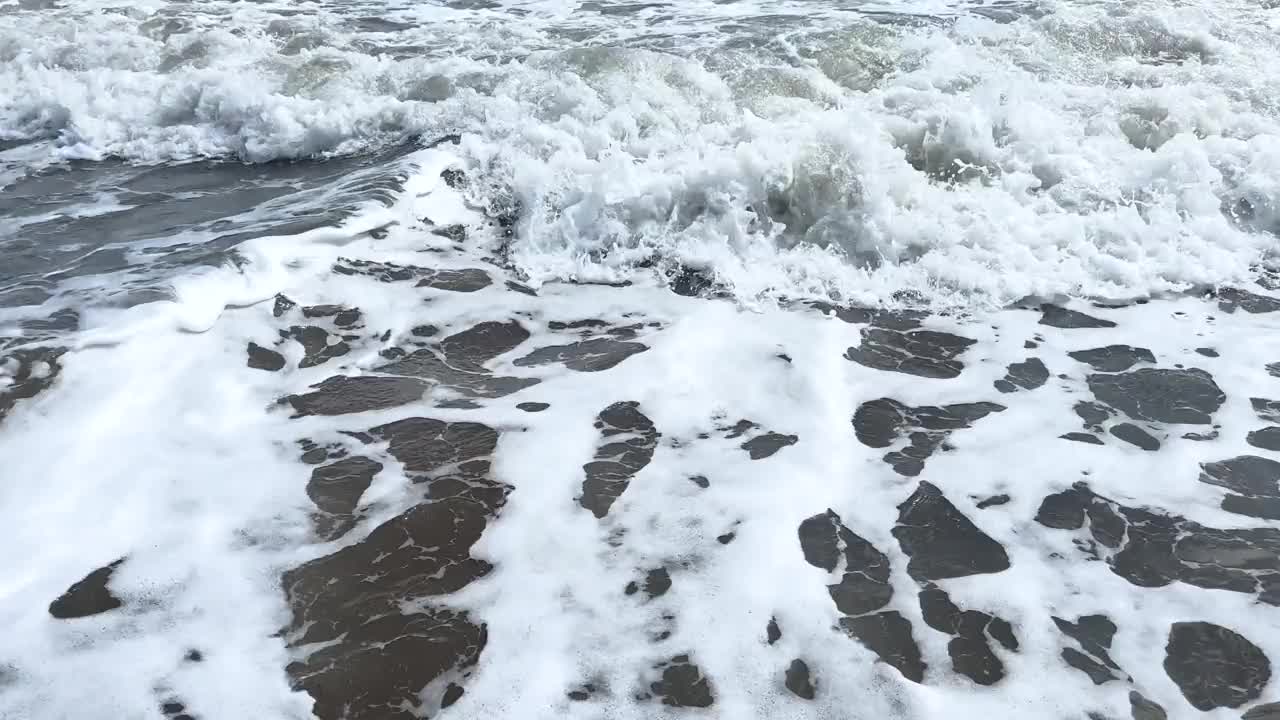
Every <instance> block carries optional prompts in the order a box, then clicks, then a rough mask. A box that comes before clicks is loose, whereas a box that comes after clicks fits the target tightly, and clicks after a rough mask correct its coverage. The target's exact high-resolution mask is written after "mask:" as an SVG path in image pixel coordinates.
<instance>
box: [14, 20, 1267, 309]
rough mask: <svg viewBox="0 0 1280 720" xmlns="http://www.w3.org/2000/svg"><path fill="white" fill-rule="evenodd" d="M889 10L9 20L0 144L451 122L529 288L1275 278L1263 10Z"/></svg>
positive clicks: (152, 144)
mask: <svg viewBox="0 0 1280 720" xmlns="http://www.w3.org/2000/svg"><path fill="white" fill-rule="evenodd" d="M603 7H604V8H605V10H608V7H609V6H607V5H605V6H603ZM887 7H891V6H884V7H866V8H862V10H864V11H866V10H883V9H885V8H887ZM94 8H97V9H96V10H95V9H94ZM898 9H899V10H900V11H916V12H922V11H931V12H932V13H933V17H937V18H941V19H940V20H939V21H937V22H935V23H932V24H928V23H926V24H923V25H922V26H915V27H913V26H902V25H894V24H883V23H877V22H873V21H871V20H867V19H860V16H859V15H858V14H856V13H850V12H848V9H845V8H839V7H837V6H827V5H824V6H821V7H817V8H815V7H814V6H813V5H811V4H806V5H804V6H803V8H802V7H801V6H796V5H790V4H786V3H782V4H777V5H768V6H765V5H762V6H754V5H753V6H743V5H741V4H733V5H715V4H713V3H707V4H698V3H695V4H692V5H689V6H687V7H686V6H683V5H682V6H681V8H680V9H678V10H675V9H668V10H667V11H665V12H662V13H659V12H657V11H656V10H653V9H649V10H642V11H638V12H637V11H631V12H627V13H607V12H594V11H592V10H589V9H584V8H576V9H575V8H572V7H570V6H566V5H562V4H558V3H550V4H533V5H527V6H522V7H521V8H520V10H521V13H522V14H521V15H519V16H512V15H510V14H507V13H506V12H505V10H504V9H502V8H498V9H479V10H464V9H458V8H443V7H437V6H403V7H401V6H394V5H392V6H387V7H386V8H384V9H383V11H382V12H381V13H380V19H377V20H376V21H374V20H371V19H370V16H369V15H368V13H367V11H366V10H365V9H360V8H346V7H343V6H341V5H334V6H323V7H321V8H318V9H317V11H316V12H310V13H307V14H306V15H293V14H284V15H282V14H281V13H280V12H279V9H278V8H276V7H275V6H272V5H254V6H251V7H245V6H240V5H218V4H213V5H208V6H205V5H202V6H201V8H200V9H198V10H194V9H190V8H186V9H184V8H182V7H176V6H169V5H160V4H158V5H156V6H154V7H150V8H135V9H131V10H127V11H126V10H121V9H118V8H108V7H105V6H94V5H86V4H83V3H72V4H70V5H68V6H66V8H64V9H61V10H42V11H32V12H25V13H9V14H6V15H5V16H4V17H0V60H3V62H0V138H3V137H8V138H44V140H42V142H43V143H44V147H46V148H47V153H48V155H47V157H49V158H50V159H56V158H60V157H61V158H73V157H74V158H99V157H105V156H118V157H123V158H127V159H131V160H136V161H143V162H153V161H165V160H173V159H183V158H192V157H233V158H241V159H246V160H250V161H265V160H271V159H275V158H297V157H311V156H324V155H331V154H345V153H354V152H361V151H366V150H369V149H371V148H374V147H378V146H381V145H384V144H386V143H390V142H398V141H400V140H402V139H403V138H405V137H415V136H423V137H426V138H428V139H431V138H435V137H438V136H440V135H442V134H444V133H446V132H454V131H457V132H462V133H464V134H465V139H464V143H463V146H462V148H463V152H464V155H465V159H466V161H467V164H468V165H469V166H470V168H471V170H472V173H473V177H474V179H475V180H476V187H475V188H474V191H473V192H474V195H475V198H474V199H475V200H478V201H481V202H487V203H494V202H499V201H504V200H503V198H508V199H515V200H518V201H519V202H520V203H521V206H522V207H523V210H524V216H523V221H522V223H521V225H520V233H519V238H518V240H517V242H516V244H515V247H514V248H513V253H512V257H513V258H514V259H515V260H516V261H517V262H519V263H520V265H521V266H522V268H523V269H524V270H525V271H526V272H528V273H529V275H530V276H531V278H532V279H533V280H534V281H535V282H536V281H541V280H545V279H553V278H563V277H566V276H570V275H577V276H591V275H595V276H602V275H617V274H619V273H622V274H626V273H628V272H629V270H630V268H631V266H632V265H634V264H635V263H636V262H637V261H641V260H648V259H650V258H651V257H652V256H654V255H657V256H659V257H661V258H665V259H668V260H678V261H685V262H693V263H701V264H705V265H709V266H711V267H712V268H714V270H715V271H716V272H717V273H718V274H719V275H720V276H721V278H722V280H724V281H725V282H727V283H729V284H731V285H732V286H733V287H734V289H735V290H736V292H737V293H738V294H739V295H740V296H743V297H752V296H755V295H758V294H761V293H765V294H774V295H776V294H793V295H795V294H814V293H817V294H823V293H837V294H840V295H842V296H844V297H851V298H858V299H861V300H864V301H871V300H883V299H885V298H886V297H888V295H889V294H891V293H892V292H893V291H894V290H899V289H904V288H912V289H917V290H925V291H927V292H928V293H929V294H933V295H937V296H939V297H942V298H957V297H958V298H961V300H959V301H960V302H966V303H967V302H972V301H974V300H977V301H979V302H983V303H993V304H996V305H999V304H1003V303H1006V302H1009V301H1011V300H1016V299H1019V298H1021V297H1024V296H1027V295H1041V296H1045V295H1053V294H1062V293H1066V294H1085V295H1095V296H1105V297H1112V298H1121V297H1135V296H1142V295H1147V294H1152V293H1161V292H1168V291H1179V290H1183V289H1186V288H1188V287H1191V286H1195V285H1203V284H1215V283H1218V282H1226V281H1234V280H1239V279H1241V278H1244V277H1245V276H1247V275H1248V274H1249V273H1250V269H1251V267H1253V266H1255V265H1257V264H1258V263H1260V262H1268V261H1270V260H1271V252H1272V250H1273V248H1274V245H1275V239H1276V235H1275V233H1276V232H1277V230H1278V228H1280V226H1278V225H1277V223H1278V222H1280V220H1278V218H1280V209H1278V207H1280V206H1278V205H1277V200H1276V193H1277V188H1280V116H1278V113H1277V110H1276V108H1275V106H1274V102H1273V98H1274V97H1275V96H1276V95H1277V93H1280V75H1278V74H1276V73H1274V72H1272V71H1271V70H1270V68H1271V66H1272V65H1273V63H1271V62H1270V60H1271V59H1273V58H1274V56H1275V53H1276V52H1277V50H1280V47H1278V45H1277V41H1276V40H1275V36H1274V33H1271V32H1269V31H1267V30H1265V29H1263V27H1262V23H1264V22H1266V21H1268V19H1273V18H1272V16H1273V15H1274V14H1275V13H1276V12H1280V10H1276V9H1274V8H1273V9H1267V8H1265V7H1259V6H1257V5H1253V4H1249V3H1242V2H1231V3H1225V4H1224V3H1191V4H1182V5H1179V6H1176V7H1173V6H1169V5H1167V4H1165V3H1156V2H1147V3H1140V4H1126V5H1125V6H1123V7H1120V6H1115V5H1106V4H1071V3H1048V4H1042V5H1037V6H1028V7H1024V8H1017V9H1014V10H1013V11H1007V12H1008V14H1009V16H1010V17H1016V16H1017V13H1018V12H1022V13H1023V15H1022V16H1021V17H1018V18H1017V19H1016V20H1014V21H1013V22H1009V23H1004V24H1001V23H998V22H995V21H993V20H989V19H986V18H985V17H982V16H978V15H973V14H966V13H964V12H959V13H958V14H957V11H958V10H959V11H963V10H964V8H962V7H952V8H946V7H944V6H918V7H904V8H898ZM764 13H771V14H769V15H768V17H769V18H771V19H767V20H766V19H763V18H761V17H760V16H761V15H763V14H764ZM572 28H577V29H578V31H579V35H575V33H574V32H572V31H571V29H572Z"/></svg>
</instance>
